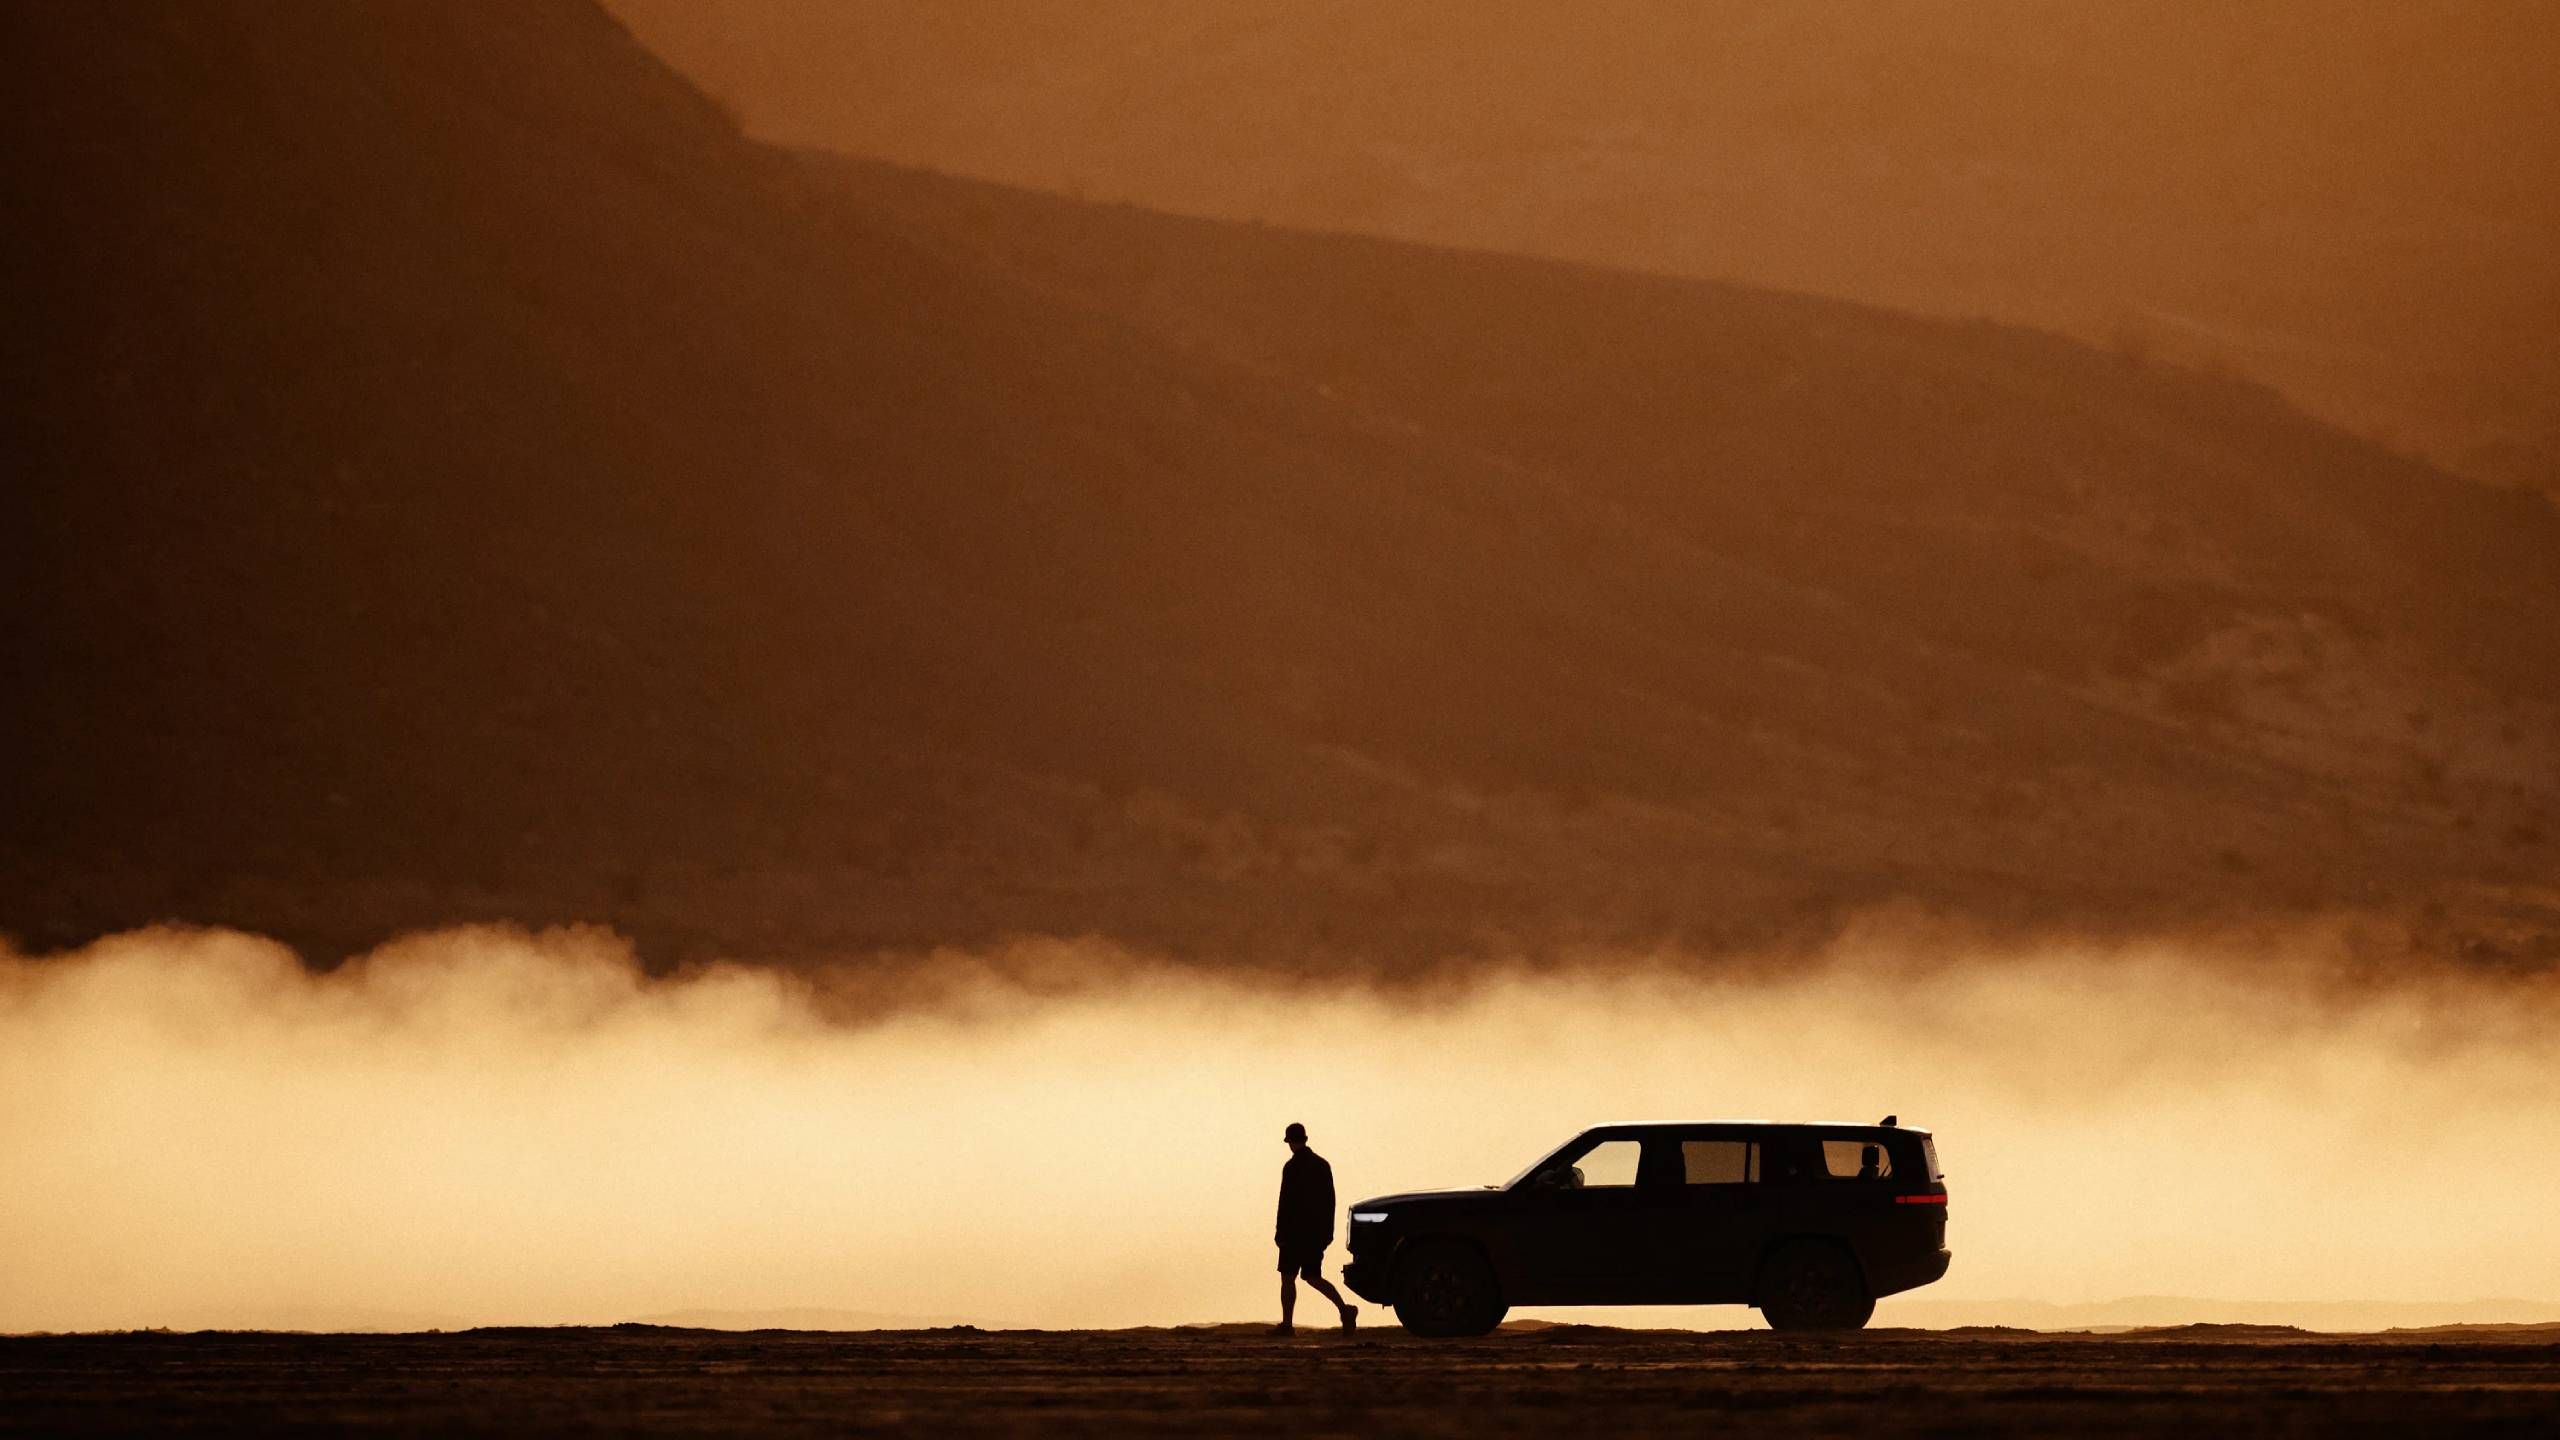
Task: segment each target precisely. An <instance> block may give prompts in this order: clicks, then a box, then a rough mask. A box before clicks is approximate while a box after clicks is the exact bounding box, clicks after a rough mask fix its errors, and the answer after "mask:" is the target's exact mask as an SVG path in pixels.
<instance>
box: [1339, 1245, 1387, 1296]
mask: <svg viewBox="0 0 2560 1440" xmlns="http://www.w3.org/2000/svg"><path fill="white" fill-rule="evenodd" d="M1388 1273H1389V1272H1388V1267H1387V1257H1386V1256H1385V1255H1354V1256H1352V1257H1351V1263H1350V1264H1348V1265H1345V1266H1343V1267H1342V1283H1343V1284H1345V1285H1348V1286H1350V1287H1351V1293H1352V1294H1354V1295H1357V1296H1359V1297H1360V1298H1361V1299H1363V1300H1366V1301H1368V1302H1369V1303H1370V1304H1372V1305H1384V1304H1387V1303H1388V1290H1387V1278H1388Z"/></svg>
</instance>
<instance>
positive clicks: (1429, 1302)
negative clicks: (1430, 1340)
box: [1395, 1240, 1510, 1335]
mask: <svg viewBox="0 0 2560 1440" xmlns="http://www.w3.org/2000/svg"><path fill="white" fill-rule="evenodd" d="M1395 1303H1396V1319H1397V1320H1398V1321H1399V1322H1401V1323H1402V1324H1403V1325H1404V1328H1406V1329H1407V1330H1410V1331H1412V1332H1413V1333H1414V1334H1416V1335H1482V1334H1484V1333H1486V1332H1487V1331H1490V1330H1491V1329H1493V1327H1494V1326H1496V1325H1499V1324H1501V1323H1502V1316H1503V1312H1504V1311H1506V1310H1508V1309H1509V1308H1510V1307H1509V1306H1507V1305H1505V1304H1503V1303H1502V1287H1501V1286H1500V1285H1498V1284H1496V1283H1495V1282H1494V1278H1493V1267H1491V1266H1489V1265H1487V1264H1485V1263H1484V1257H1483V1256H1481V1255H1478V1254H1477V1253H1476V1252H1475V1251H1473V1250H1471V1249H1469V1248H1468V1247H1466V1246H1464V1245H1459V1244H1455V1243H1453V1242H1450V1241H1446V1240H1442V1241H1432V1242H1426V1243H1425V1244H1423V1245H1422V1246H1421V1247H1420V1248H1419V1249H1417V1250H1415V1251H1414V1252H1413V1253H1412V1254H1410V1255H1407V1256H1405V1257H1404V1258H1403V1259H1402V1260H1401V1261H1400V1262H1399V1263H1398V1264H1397V1265H1396V1289H1395Z"/></svg>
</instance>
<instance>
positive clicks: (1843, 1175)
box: [1822, 1140, 1893, 1180]
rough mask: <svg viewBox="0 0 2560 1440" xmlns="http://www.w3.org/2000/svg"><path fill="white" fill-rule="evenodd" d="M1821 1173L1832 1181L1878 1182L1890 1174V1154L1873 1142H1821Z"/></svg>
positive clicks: (1880, 1145)
mask: <svg viewBox="0 0 2560 1440" xmlns="http://www.w3.org/2000/svg"><path fill="white" fill-rule="evenodd" d="M1822 1169H1823V1173H1825V1174H1827V1175H1829V1176H1830V1177H1831V1178H1832V1179H1834V1180H1881V1179H1883V1178H1885V1177H1886V1176H1888V1175H1891V1174H1892V1173H1893V1154H1892V1152H1891V1151H1888V1150H1886V1149H1885V1148H1884V1146H1883V1145H1882V1144H1881V1143H1880V1142H1877V1141H1874V1140H1825V1141H1823V1142H1822Z"/></svg>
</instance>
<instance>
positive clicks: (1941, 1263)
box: [1867, 1247, 1955, 1295]
mask: <svg viewBox="0 0 2560 1440" xmlns="http://www.w3.org/2000/svg"><path fill="white" fill-rule="evenodd" d="M1954 1259H1955V1256H1954V1255H1953V1254H1952V1253H1950V1252H1949V1251H1947V1250H1946V1249H1945V1248H1944V1247H1941V1248H1939V1249H1938V1250H1935V1251H1930V1252H1923V1253H1921V1254H1917V1255H1910V1256H1898V1257H1896V1258H1894V1259H1891V1260H1870V1261H1868V1263H1867V1293H1868V1294H1870V1295H1898V1294H1900V1293H1901V1292H1903V1291H1905V1290H1917V1289H1919V1288H1920V1287H1921V1286H1923V1285H1926V1284H1928V1283H1929V1282H1930V1281H1933V1280H1936V1279H1939V1278H1940V1277H1942V1276H1944V1275H1945V1274H1946V1273H1947V1266H1948V1265H1949V1264H1950V1263H1952V1262H1953V1261H1954Z"/></svg>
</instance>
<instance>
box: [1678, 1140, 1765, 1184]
mask: <svg viewBox="0 0 2560 1440" xmlns="http://www.w3.org/2000/svg"><path fill="white" fill-rule="evenodd" d="M1680 1168H1681V1169H1682V1170H1683V1171H1685V1172H1686V1178H1687V1179H1688V1182H1689V1183H1690V1184H1692V1185H1746V1184H1749V1183H1751V1182H1753V1181H1756V1180H1758V1179H1759V1178H1760V1147H1759V1146H1757V1145H1754V1144H1752V1143H1751V1142H1750V1141H1748V1140H1683V1141H1681V1142H1680Z"/></svg>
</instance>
